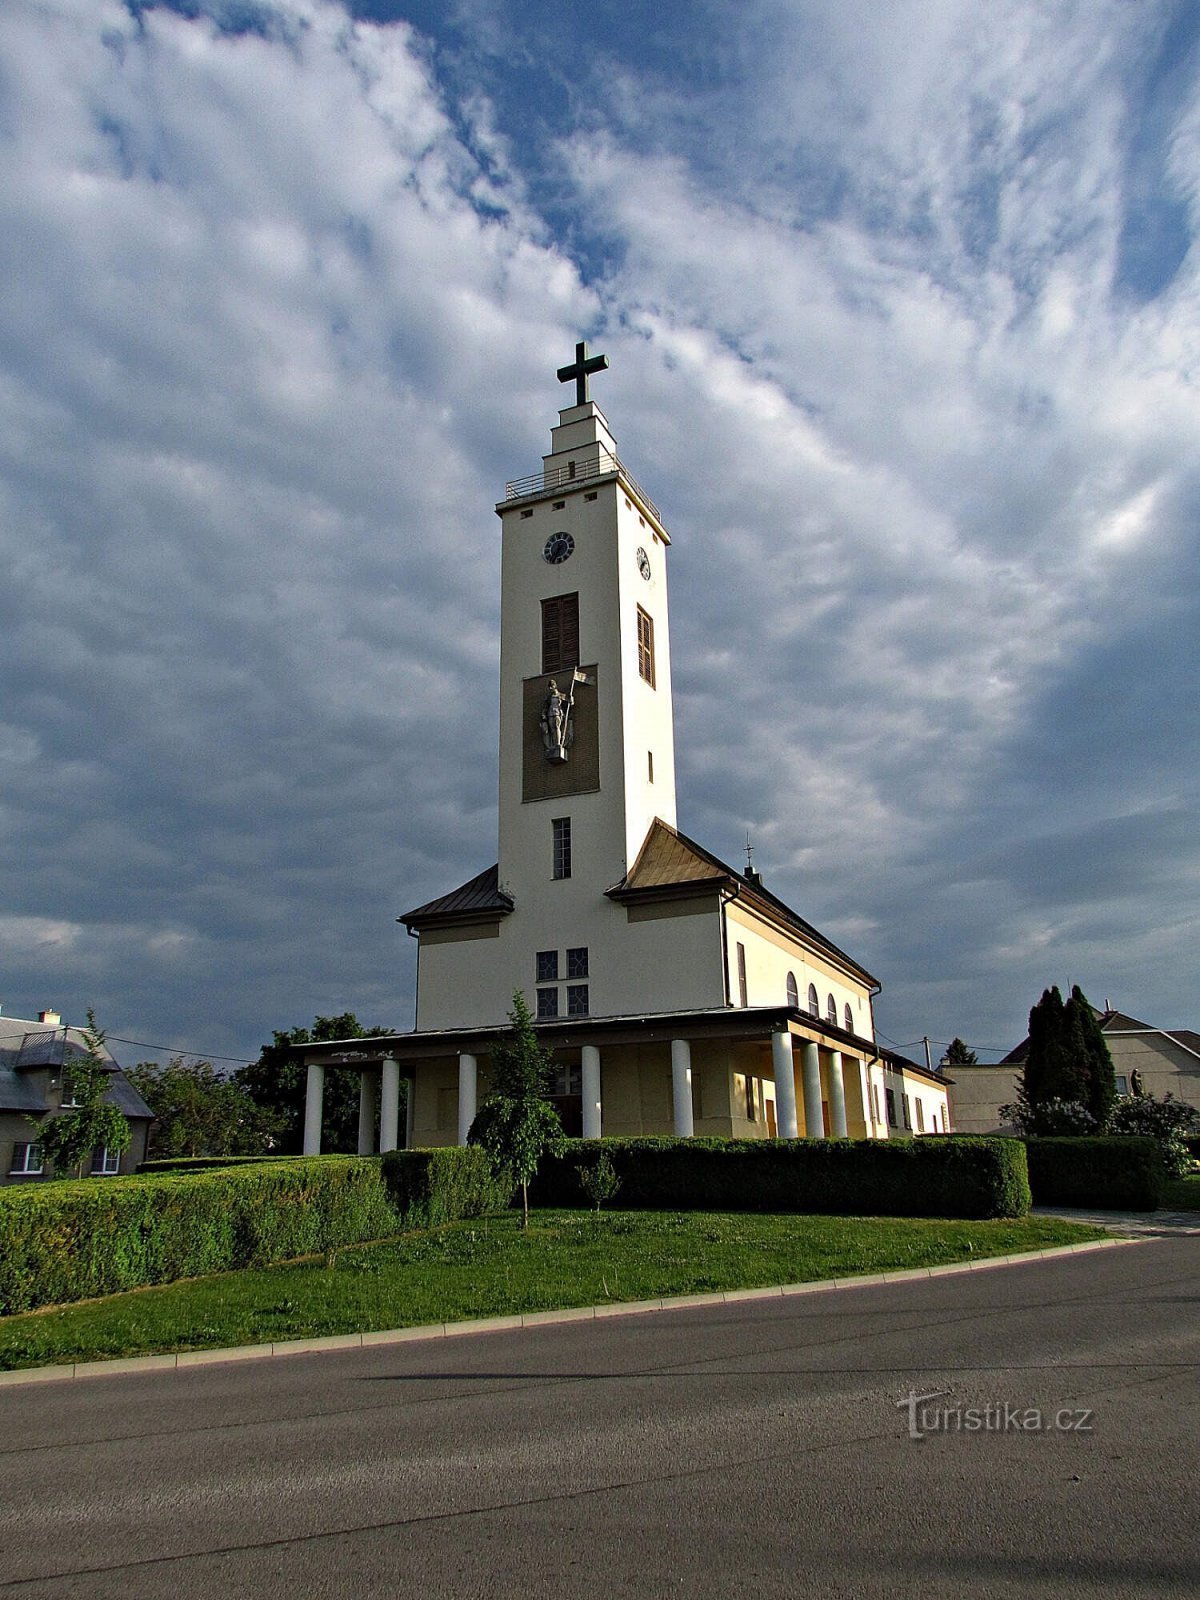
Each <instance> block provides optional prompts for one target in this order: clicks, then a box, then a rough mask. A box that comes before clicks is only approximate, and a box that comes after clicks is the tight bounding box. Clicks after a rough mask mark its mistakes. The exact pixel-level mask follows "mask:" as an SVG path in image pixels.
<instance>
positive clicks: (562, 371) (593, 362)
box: [558, 340, 608, 406]
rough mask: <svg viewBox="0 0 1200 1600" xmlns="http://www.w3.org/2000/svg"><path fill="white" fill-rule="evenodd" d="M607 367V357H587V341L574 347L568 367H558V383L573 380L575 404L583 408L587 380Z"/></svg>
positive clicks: (586, 396) (586, 400)
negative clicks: (572, 357)
mask: <svg viewBox="0 0 1200 1600" xmlns="http://www.w3.org/2000/svg"><path fill="white" fill-rule="evenodd" d="M607 366H608V357H607V356H589V355H588V353H587V341H586V340H584V342H583V343H582V344H577V345H576V346H575V360H574V362H573V363H572V365H571V366H569V367H559V369H558V381H559V383H570V381H571V379H572V378H574V380H575V404H576V405H577V406H584V405H586V404H587V402H588V378H589V377H590V376H591V374H592V373H593V372H603V371H604V370H605V368H606V367H607Z"/></svg>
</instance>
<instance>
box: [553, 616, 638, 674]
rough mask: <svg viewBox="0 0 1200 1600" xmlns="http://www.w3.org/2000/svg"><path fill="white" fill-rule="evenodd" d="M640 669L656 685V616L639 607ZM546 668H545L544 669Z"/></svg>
mask: <svg viewBox="0 0 1200 1600" xmlns="http://www.w3.org/2000/svg"><path fill="white" fill-rule="evenodd" d="M637 617H638V671H639V672H640V673H641V675H642V677H643V678H645V680H646V682H647V683H648V684H649V685H650V687H651V688H652V689H653V687H654V618H653V617H652V616H650V614H649V612H646V611H643V610H642V608H641V606H639V607H638V612H637ZM543 670H545V669H543Z"/></svg>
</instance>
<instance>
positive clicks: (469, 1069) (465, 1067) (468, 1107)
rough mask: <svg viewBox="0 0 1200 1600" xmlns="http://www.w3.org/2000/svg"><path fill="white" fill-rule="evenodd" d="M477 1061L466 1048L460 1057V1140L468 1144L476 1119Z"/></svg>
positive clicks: (461, 1142)
mask: <svg viewBox="0 0 1200 1600" xmlns="http://www.w3.org/2000/svg"><path fill="white" fill-rule="evenodd" d="M477 1066H478V1064H477V1062H476V1060H475V1057H474V1056H469V1055H468V1054H467V1053H466V1051H465V1050H464V1051H463V1052H462V1054H461V1055H460V1056H459V1058H458V1142H459V1144H466V1142H467V1134H468V1133H470V1131H471V1124H472V1123H473V1122H474V1121H475V1095H476V1088H477V1084H478V1071H477Z"/></svg>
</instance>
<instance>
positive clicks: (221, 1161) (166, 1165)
mask: <svg viewBox="0 0 1200 1600" xmlns="http://www.w3.org/2000/svg"><path fill="white" fill-rule="evenodd" d="M288 1159H290V1158H289V1157H286V1156H280V1155H279V1153H278V1152H277V1151H276V1152H273V1153H272V1154H271V1155H265V1156H167V1157H163V1158H162V1159H161V1160H157V1161H142V1162H140V1163H139V1164H138V1171H139V1172H141V1173H145V1174H146V1175H147V1176H148V1177H153V1176H154V1174H155V1173H156V1172H211V1171H212V1170H213V1169H214V1168H216V1167H248V1166H251V1165H253V1164H254V1163H255V1162H259V1161H280V1160H288Z"/></svg>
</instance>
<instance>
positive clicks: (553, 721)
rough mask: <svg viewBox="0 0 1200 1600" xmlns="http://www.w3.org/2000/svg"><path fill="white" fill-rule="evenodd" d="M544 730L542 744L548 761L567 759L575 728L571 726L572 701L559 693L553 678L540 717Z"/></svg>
mask: <svg viewBox="0 0 1200 1600" xmlns="http://www.w3.org/2000/svg"><path fill="white" fill-rule="evenodd" d="M538 725H539V727H540V728H541V730H542V744H543V745H544V746H545V750H546V760H547V761H565V760H566V759H567V750H568V749H569V747H570V744H571V740H572V737H573V735H574V732H575V730H574V729H573V728H572V726H571V702H570V701H569V700H568V699H567V697H566V695H565V694H560V693H559V688H558V684H557V683H556V682H555V681H554V679H553V678H551V679H550V686H549V688H548V689H547V691H546V698H545V699H544V700H543V701H542V714H541V716H540V717H539V718H538Z"/></svg>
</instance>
